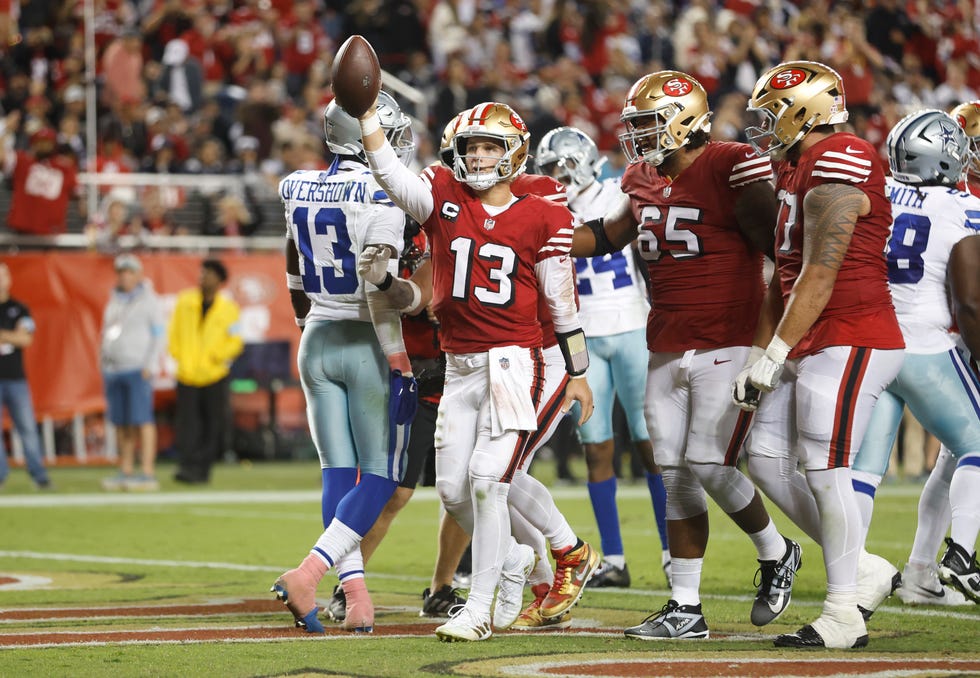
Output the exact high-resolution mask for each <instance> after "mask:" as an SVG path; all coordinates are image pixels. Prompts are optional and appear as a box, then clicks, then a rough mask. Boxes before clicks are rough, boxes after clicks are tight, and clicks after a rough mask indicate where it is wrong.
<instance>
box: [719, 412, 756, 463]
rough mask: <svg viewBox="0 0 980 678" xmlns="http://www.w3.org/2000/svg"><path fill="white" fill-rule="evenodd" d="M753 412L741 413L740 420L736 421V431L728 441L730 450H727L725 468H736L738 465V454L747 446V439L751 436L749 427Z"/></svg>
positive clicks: (739, 414)
mask: <svg viewBox="0 0 980 678" xmlns="http://www.w3.org/2000/svg"><path fill="white" fill-rule="evenodd" d="M752 415H753V413H752V412H745V411H740V412H739V413H738V419H736V420H735V430H734V431H732V437H731V439H730V440H729V441H728V449H727V450H725V466H735V465H736V464H737V463H738V454H739V452H740V451H741V449H742V445H744V444H745V438H746V436H748V435H749V426H750V425H751V424H752Z"/></svg>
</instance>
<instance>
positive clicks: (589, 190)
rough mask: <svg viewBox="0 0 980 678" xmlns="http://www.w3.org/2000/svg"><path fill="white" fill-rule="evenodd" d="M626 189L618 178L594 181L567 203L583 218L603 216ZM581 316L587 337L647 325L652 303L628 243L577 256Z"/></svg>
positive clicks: (605, 334) (587, 219)
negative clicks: (611, 250) (616, 249)
mask: <svg viewBox="0 0 980 678" xmlns="http://www.w3.org/2000/svg"><path fill="white" fill-rule="evenodd" d="M622 197H623V192H622V191H621V190H620V189H619V180H618V179H606V180H605V181H601V182H600V181H595V182H593V183H591V184H590V185H589V186H588V187H586V188H585V189H584V190H583V191H581V192H579V193H576V194H574V195H572V194H571V192H569V197H568V207H569V209H571V210H572V212H574V213H575V216H576V217H578V218H579V219H581V220H582V221H590V220H592V219H598V218H600V217H604V216H605V215H606V212H607V211H608V210H609V208H610V207H612V206H613V205H615V204H616V203H617V202H619V200H620V199H622ZM575 272H576V274H577V279H578V297H579V318H581V320H582V329H583V330H584V331H585V335H586V336H587V337H606V336H609V335H613V334H621V333H623V332H630V331H632V330H636V329H639V328H642V327H645V326H646V322H647V314H648V313H649V312H650V304H649V302H647V294H646V290H645V289H644V287H643V278H642V277H641V276H640V274H639V272H638V271H637V270H636V264H635V263H634V260H633V252H632V248H631V246H630V245H627V246H626V247H624V248H623V249H622V250H621V251H619V252H614V253H612V254H605V255H602V256H599V257H579V258H577V259H575Z"/></svg>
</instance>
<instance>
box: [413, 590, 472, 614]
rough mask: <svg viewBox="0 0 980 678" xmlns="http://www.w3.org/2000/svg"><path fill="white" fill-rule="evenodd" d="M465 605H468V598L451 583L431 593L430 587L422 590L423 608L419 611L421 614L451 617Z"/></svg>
mask: <svg viewBox="0 0 980 678" xmlns="http://www.w3.org/2000/svg"><path fill="white" fill-rule="evenodd" d="M463 605H466V598H463V597H462V596H461V595H459V591H457V590H456V589H454V588H453V587H451V586H450V585H449V584H444V585H443V587H442V588H441V589H439V590H438V591H436V592H435V593H430V592H429V589H426V590H425V591H423V592H422V609H421V610H420V611H419V616H420V617H449V616H451V615H452V613H453V612H455V611H456V610H457V609H458V608H459V607H461V606H463Z"/></svg>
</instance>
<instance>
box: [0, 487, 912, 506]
mask: <svg viewBox="0 0 980 678" xmlns="http://www.w3.org/2000/svg"><path fill="white" fill-rule="evenodd" d="M921 492H922V488H921V487H920V486H918V485H897V486H888V485H885V486H884V487H881V488H879V490H878V494H877V495H876V496H877V497H918V496H919V494H921ZM551 494H552V496H554V498H555V499H559V500H564V499H587V498H588V496H589V495H588V490H587V489H586V487H585V485H584V484H583V485H580V486H575V487H556V488H552V490H551ZM616 496H617V497H620V498H622V499H643V498H647V497H649V496H650V493H649V490H648V489H647V487H646V485H639V484H637V485H631V484H623V485H620V486H619V488H618V490H617V491H616ZM438 500H439V496H438V495H437V494H436V491H435V488H432V487H420V488H418V489H416V490H415V494H414V495H413V496H412V501H413V502H436V501H438ZM199 504H311V505H316V506H319V504H320V492H319V491H318V490H248V491H230V490H229V491H218V490H205V491H201V492H194V491H190V492H147V493H141V494H135V493H120V494H109V493H94V492H93V493H85V494H57V493H52V494H34V495H26V494H22V495H7V496H4V497H0V508H61V507H65V506H161V505H168V506H174V505H199Z"/></svg>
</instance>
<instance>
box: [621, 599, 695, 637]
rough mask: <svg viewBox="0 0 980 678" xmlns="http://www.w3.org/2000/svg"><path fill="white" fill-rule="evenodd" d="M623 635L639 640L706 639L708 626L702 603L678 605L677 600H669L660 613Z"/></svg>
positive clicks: (629, 629)
mask: <svg viewBox="0 0 980 678" xmlns="http://www.w3.org/2000/svg"><path fill="white" fill-rule="evenodd" d="M623 633H624V634H625V635H626V637H627V638H635V639H637V640H672V639H675V638H676V639H679V640H681V639H692V640H693V639H706V638H707V637H708V624H707V622H705V621H704V615H703V614H701V605H700V603H699V604H697V605H678V604H677V601H676V600H668V601H667V604H666V605H664V606H663V607H662V608H661V609H660V611H659V612H654V613H653V614H651V615H650V616H649V617H647V618H646V619H644V620H643V622H642V623H640V624H638V625H637V626H632V627H630V628H628V629H626V630H625V631H623Z"/></svg>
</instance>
